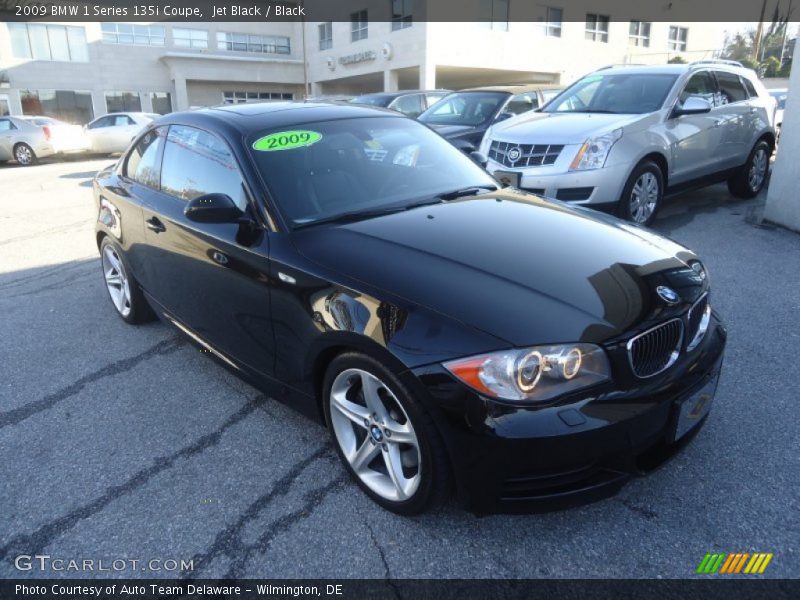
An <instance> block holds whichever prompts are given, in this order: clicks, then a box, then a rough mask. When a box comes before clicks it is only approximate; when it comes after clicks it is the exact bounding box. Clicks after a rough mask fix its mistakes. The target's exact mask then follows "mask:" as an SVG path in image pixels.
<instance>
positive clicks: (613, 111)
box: [569, 108, 619, 115]
mask: <svg viewBox="0 0 800 600" xmlns="http://www.w3.org/2000/svg"><path fill="white" fill-rule="evenodd" d="M569 112H576V113H604V114H609V115H617V114H619V113H618V112H617V111H615V110H605V109H602V108H587V109H586V110H572V111H569Z"/></svg>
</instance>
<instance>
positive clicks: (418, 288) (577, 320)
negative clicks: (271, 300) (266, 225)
mask: <svg viewBox="0 0 800 600" xmlns="http://www.w3.org/2000/svg"><path fill="white" fill-rule="evenodd" d="M292 239H293V243H294V244H295V247H296V248H297V250H298V251H299V252H300V253H301V254H302V255H304V256H305V257H306V258H308V259H309V260H311V261H313V262H316V263H318V264H320V265H322V266H324V267H326V268H328V269H331V270H334V271H337V272H339V273H341V274H343V275H345V276H347V277H348V278H349V279H350V281H349V283H347V284H346V285H353V286H354V287H356V288H357V286H358V283H357V282H358V281H361V282H364V283H365V284H367V285H369V286H372V287H374V288H379V289H382V290H385V291H387V292H389V293H391V294H393V295H394V296H396V297H398V298H402V299H405V300H406V301H409V302H412V303H414V304H417V305H420V306H424V307H426V308H429V309H431V310H434V311H437V312H439V313H441V314H443V315H446V316H447V317H449V318H452V319H456V320H458V321H459V322H462V323H465V324H468V325H470V326H472V327H475V328H477V329H480V330H482V331H485V332H487V333H489V334H491V335H493V336H495V337H498V338H501V339H502V340H505V341H506V342H508V343H510V344H511V345H514V346H525V345H531V344H541V343H557V342H576V341H584V342H592V343H601V342H604V341H608V340H609V339H610V338H613V337H615V336H617V335H620V334H622V333H625V332H626V331H628V330H629V329H631V327H633V326H634V325H636V324H637V323H640V322H642V321H644V320H648V319H652V318H653V317H654V316H658V314H659V312H662V313H663V311H664V310H665V307H664V302H663V301H660V300H659V298H658V296H657V295H656V293H655V288H656V287H657V286H658V285H669V286H670V287H673V288H674V289H675V290H677V291H678V292H679V294H681V296H682V297H683V298H684V299H685V300H686V302H690V301H693V300H694V299H695V298H696V297H697V296H698V295H699V294H700V288H701V287H702V282H698V280H697V277H696V276H695V277H694V278H692V275H694V272H693V271H692V270H691V269H690V268H689V267H687V264H686V262H687V261H689V260H692V259H693V258H694V255H693V254H692V253H691V252H690V251H689V250H686V249H685V248H683V247H681V246H679V245H678V244H675V243H674V242H671V241H670V240H667V239H666V238H662V237H660V236H658V235H656V234H653V233H651V232H649V231H647V230H645V229H641V228H638V227H635V226H632V225H629V224H627V223H623V222H621V221H618V220H616V219H614V218H611V217H608V218H605V217H598V216H595V213H594V212H593V211H589V210H585V209H576V208H572V207H569V206H566V205H563V204H561V203H554V202H550V201H546V200H543V199H541V198H537V197H535V196H531V195H528V194H524V193H521V192H517V191H505V190H504V191H499V192H492V194H491V195H483V196H479V197H473V198H469V199H462V200H457V201H452V202H448V203H443V204H439V205H434V206H429V207H423V208H418V209H413V210H410V211H406V212H402V213H394V214H390V215H386V216H382V217H378V218H373V219H368V220H364V221H360V222H355V223H348V224H340V225H320V226H318V227H311V228H307V229H301V230H297V231H295V232H294V233H293V234H292ZM675 310H677V307H676V309H675ZM662 318H663V315H662Z"/></svg>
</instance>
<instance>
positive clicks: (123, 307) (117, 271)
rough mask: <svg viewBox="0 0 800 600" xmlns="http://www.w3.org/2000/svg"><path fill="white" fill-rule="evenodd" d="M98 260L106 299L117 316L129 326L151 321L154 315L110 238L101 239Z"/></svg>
mask: <svg viewBox="0 0 800 600" xmlns="http://www.w3.org/2000/svg"><path fill="white" fill-rule="evenodd" d="M100 260H101V263H102V265H103V278H104V279H105V284H106V290H107V291H108V297H109V298H110V299H111V303H112V304H113V305H114V308H115V309H116V311H117V314H118V315H119V316H120V317H122V319H123V320H124V321H125V322H126V323H130V324H137V323H144V322H147V321H152V320H153V319H154V318H155V314H154V313H153V311H152V309H151V308H150V305H148V304H147V300H146V299H145V297H144V294H143V293H142V290H141V289H140V288H139V284H138V283H137V282H136V279H135V278H134V277H133V275H132V274H131V271H130V269H129V268H128V264H127V261H126V260H125V258H124V255H123V254H122V251H121V250H120V249H119V248H118V247H117V245H116V244H114V242H112V241H111V239H110V238H107V237H106V238H103V241H102V242H101V244H100Z"/></svg>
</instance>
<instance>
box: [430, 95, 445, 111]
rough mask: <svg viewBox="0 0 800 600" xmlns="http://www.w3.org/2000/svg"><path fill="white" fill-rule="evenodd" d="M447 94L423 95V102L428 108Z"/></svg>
mask: <svg viewBox="0 0 800 600" xmlns="http://www.w3.org/2000/svg"><path fill="white" fill-rule="evenodd" d="M446 95H447V94H425V102H426V103H427V105H428V108H430V107H431V106H433V105H434V104H436V103H437V102H438V101H439V100H441V99H442V98H444V97H445V96H446Z"/></svg>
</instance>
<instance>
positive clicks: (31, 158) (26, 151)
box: [14, 142, 39, 167]
mask: <svg viewBox="0 0 800 600" xmlns="http://www.w3.org/2000/svg"><path fill="white" fill-rule="evenodd" d="M14 160H16V161H17V164H18V165H19V166H21V167H30V166H31V165H35V164H36V163H37V162H39V159H38V157H37V156H36V152H34V151H33V148H31V147H30V146H28V144H26V143H25V142H20V143H19V144H17V145H15V146H14Z"/></svg>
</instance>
